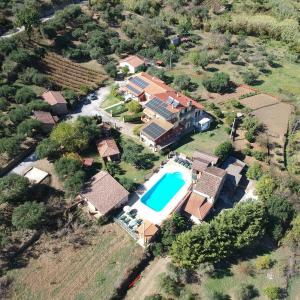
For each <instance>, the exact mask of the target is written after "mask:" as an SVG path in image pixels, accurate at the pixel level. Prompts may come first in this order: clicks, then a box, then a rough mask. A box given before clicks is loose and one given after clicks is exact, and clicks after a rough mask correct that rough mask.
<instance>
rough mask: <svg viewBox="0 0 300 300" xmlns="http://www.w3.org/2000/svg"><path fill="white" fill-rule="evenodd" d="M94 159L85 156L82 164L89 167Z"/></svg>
mask: <svg viewBox="0 0 300 300" xmlns="http://www.w3.org/2000/svg"><path fill="white" fill-rule="evenodd" d="M93 162H94V160H93V159H92V158H85V159H84V160H83V165H84V166H86V167H90V166H92V164H93Z"/></svg>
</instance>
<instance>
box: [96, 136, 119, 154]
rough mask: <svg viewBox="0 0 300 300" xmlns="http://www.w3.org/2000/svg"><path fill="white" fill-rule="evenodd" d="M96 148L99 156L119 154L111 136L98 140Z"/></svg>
mask: <svg viewBox="0 0 300 300" xmlns="http://www.w3.org/2000/svg"><path fill="white" fill-rule="evenodd" d="M97 148H98V151H99V154H100V156H101V157H108V156H113V155H119V154H120V150H119V148H118V146H117V143H116V142H115V140H114V139H112V138H109V139H105V140H102V141H100V142H99V143H98V145H97Z"/></svg>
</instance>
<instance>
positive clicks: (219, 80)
mask: <svg viewBox="0 0 300 300" xmlns="http://www.w3.org/2000/svg"><path fill="white" fill-rule="evenodd" d="M203 85H204V87H205V88H206V89H207V90H208V91H209V92H213V93H225V92H226V91H228V89H229V88H230V77H229V75H228V74H226V73H223V72H220V73H215V74H214V75H213V77H212V78H209V79H205V80H203Z"/></svg>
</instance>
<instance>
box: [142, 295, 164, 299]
mask: <svg viewBox="0 0 300 300" xmlns="http://www.w3.org/2000/svg"><path fill="white" fill-rule="evenodd" d="M165 299H166V298H165V297H163V296H162V295H160V294H153V295H150V296H146V297H145V298H144V300H165Z"/></svg>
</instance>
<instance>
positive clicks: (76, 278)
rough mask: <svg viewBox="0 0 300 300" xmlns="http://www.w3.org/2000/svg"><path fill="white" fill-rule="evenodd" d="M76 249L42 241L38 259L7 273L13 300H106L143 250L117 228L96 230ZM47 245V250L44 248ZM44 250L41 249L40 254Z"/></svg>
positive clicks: (109, 225)
mask: <svg viewBox="0 0 300 300" xmlns="http://www.w3.org/2000/svg"><path fill="white" fill-rule="evenodd" d="M87 242H88V243H87V244H86V245H83V246H81V247H80V248H79V249H76V248H74V247H73V245H72V243H70V242H68V243H67V242H65V243H64V242H62V241H60V240H59V242H57V240H53V239H50V238H47V237H43V239H42V240H40V241H39V245H37V247H38V248H41V249H40V253H41V254H40V255H39V256H38V257H37V258H31V259H30V260H29V263H28V264H27V266H26V267H24V268H20V269H15V270H13V271H11V272H10V275H11V276H12V277H13V278H14V284H13V291H12V297H11V298H12V299H22V300H26V299H28V300H29V299H30V300H35V299H41V300H47V299H49V300H50V299H51V300H54V299H65V300H68V299H77V300H79V299H81V300H83V299H99V300H100V299H103V300H104V299H108V298H109V297H111V296H112V295H113V293H114V290H115V288H116V287H117V286H118V285H119V284H120V282H121V281H122V279H123V278H124V277H125V276H126V275H127V273H128V272H129V271H130V269H131V268H132V267H133V266H135V265H136V264H137V262H138V261H139V260H140V258H141V257H142V255H143V249H142V248H141V247H140V246H137V245H136V244H135V243H134V241H133V240H132V239H131V238H130V237H129V235H128V234H127V233H126V232H125V231H124V230H122V229H121V228H120V227H119V226H118V225H117V224H108V225H105V226H102V227H99V228H97V229H96V232H95V233H94V234H93V236H90V237H89V238H88V239H87ZM46 245H47V246H46ZM43 248H46V249H44V251H43Z"/></svg>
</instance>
